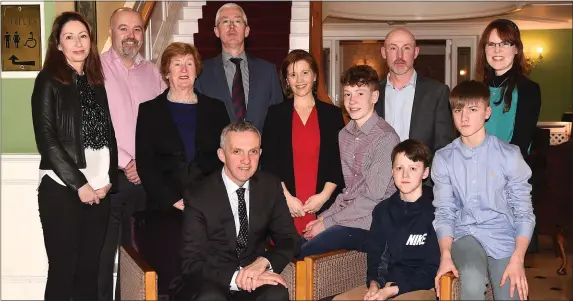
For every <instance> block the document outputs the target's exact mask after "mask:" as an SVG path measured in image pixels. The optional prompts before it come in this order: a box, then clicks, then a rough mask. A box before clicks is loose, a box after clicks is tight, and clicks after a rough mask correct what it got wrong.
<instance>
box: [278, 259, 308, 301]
mask: <svg viewBox="0 0 573 301" xmlns="http://www.w3.org/2000/svg"><path fill="white" fill-rule="evenodd" d="M281 276H282V277H283V278H284V279H285V281H286V283H287V288H288V294H289V300H304V299H305V293H306V265H305V262H304V261H299V260H296V259H293V260H292V261H291V262H290V263H289V264H288V265H287V266H286V267H285V268H284V269H283V271H282V273H281Z"/></svg>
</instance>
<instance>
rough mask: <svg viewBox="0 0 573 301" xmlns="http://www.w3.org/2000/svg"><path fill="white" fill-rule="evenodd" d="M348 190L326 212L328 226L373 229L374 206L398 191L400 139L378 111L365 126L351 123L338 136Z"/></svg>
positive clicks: (324, 217) (323, 214) (324, 215)
mask: <svg viewBox="0 0 573 301" xmlns="http://www.w3.org/2000/svg"><path fill="white" fill-rule="evenodd" d="M338 142H339V145H340V159H341V160H342V173H343V174H344V184H345V187H346V188H344V190H343V191H342V193H341V194H339V195H338V196H337V197H336V200H335V201H334V204H332V206H330V208H329V209H328V210H326V211H325V212H323V213H322V214H321V215H320V217H322V218H323V222H324V227H325V228H329V227H331V226H333V225H340V226H346V227H353V228H360V229H364V230H369V229H370V224H371V223H372V210H373V209H374V207H375V206H376V205H377V204H378V203H380V202H381V201H382V200H385V199H387V198H389V197H390V196H392V194H393V193H394V192H395V191H396V187H395V186H394V181H393V180H392V160H391V158H390V157H391V153H392V149H393V148H394V146H396V145H397V144H398V143H400V138H399V137H398V135H397V134H396V132H395V131H394V129H393V128H392V127H391V126H390V125H389V124H388V123H387V122H386V121H384V119H382V117H379V116H378V115H377V114H376V112H374V114H373V115H372V117H370V118H369V119H368V120H367V121H366V122H365V123H364V124H363V125H362V127H360V128H359V127H358V126H357V125H356V122H355V121H354V120H352V121H350V122H349V123H348V124H347V125H346V127H344V128H343V129H342V130H341V131H340V133H339V134H338Z"/></svg>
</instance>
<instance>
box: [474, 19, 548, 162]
mask: <svg viewBox="0 0 573 301" xmlns="http://www.w3.org/2000/svg"><path fill="white" fill-rule="evenodd" d="M477 51H478V52H477V57H478V59H477V64H476V79H477V80H478V81H481V82H483V83H484V84H486V85H488V86H489V89H490V93H491V98H490V106H491V111H492V112H491V117H490V118H489V120H488V121H487V123H486V124H485V127H486V130H487V132H488V133H489V134H492V135H494V136H496V137H498V138H499V139H501V140H504V141H506V142H509V143H511V144H515V145H517V146H519V149H520V150H521V154H522V155H523V157H524V158H526V157H527V155H528V154H529V148H530V146H531V141H532V140H533V133H534V131H535V127H536V125H537V119H538V118H539V110H540V108H541V90H540V89H539V85H538V84H537V83H535V82H533V81H531V80H530V79H528V78H527V77H526V76H525V71H526V69H527V66H526V62H525V56H524V54H523V43H522V41H521V34H520V32H519V28H518V27H517V25H515V23H513V22H512V21H510V20H506V19H498V20H495V21H493V22H491V23H490V24H489V25H488V26H487V27H486V28H485V30H484V32H483V34H482V36H481V39H480V41H479V46H478V50H477Z"/></svg>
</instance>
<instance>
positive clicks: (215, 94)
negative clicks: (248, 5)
mask: <svg viewBox="0 0 573 301" xmlns="http://www.w3.org/2000/svg"><path fill="white" fill-rule="evenodd" d="M249 31H250V28H249V25H248V23H247V15H246V14H245V12H244V11H243V9H242V8H241V7H240V6H239V5H237V4H234V3H227V4H224V5H223V6H222V7H221V8H219V10H218V11H217V14H216V15H215V35H216V36H217V37H218V38H219V39H220V40H221V46H222V48H223V52H222V53H221V55H218V56H216V57H214V58H212V59H208V60H205V61H204V62H203V72H202V73H201V75H200V76H199V78H197V81H196V82H195V88H196V89H197V91H199V92H200V93H202V94H204V95H207V96H209V97H212V98H215V99H220V100H222V101H223V102H224V103H225V105H226V106H227V113H228V114H229V119H230V120H231V122H234V121H241V120H248V121H251V122H252V123H253V124H254V125H255V126H256V127H257V129H258V130H259V132H262V130H263V124H264V123H265V118H266V116H267V110H268V107H269V106H271V105H273V104H277V103H280V102H282V101H283V92H282V88H281V85H280V82H279V77H278V74H277V67H276V66H275V65H273V64H271V63H270V62H267V61H265V60H262V59H259V58H256V57H253V56H250V55H247V54H246V53H245V38H246V37H248V36H249ZM254 83H256V85H255V84H254ZM448 113H449V112H448Z"/></svg>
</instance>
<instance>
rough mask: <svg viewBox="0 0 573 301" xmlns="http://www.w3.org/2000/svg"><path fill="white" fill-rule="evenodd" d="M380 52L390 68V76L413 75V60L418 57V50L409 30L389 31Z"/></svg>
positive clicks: (397, 29)
mask: <svg viewBox="0 0 573 301" xmlns="http://www.w3.org/2000/svg"><path fill="white" fill-rule="evenodd" d="M380 50H381V51H380V52H381V53H382V57H383V58H384V59H386V63H387V64H388V67H389V68H390V73H391V74H390V75H391V76H392V74H393V75H394V76H401V75H405V74H406V75H409V74H413V73H414V71H413V68H414V60H415V59H416V57H418V53H419V52H420V49H418V47H416V39H415V38H414V35H413V34H412V33H411V32H410V31H409V30H407V29H405V28H396V29H394V30H392V31H390V33H388V35H387V36H386V39H385V40H384V45H383V46H382V49H380Z"/></svg>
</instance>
